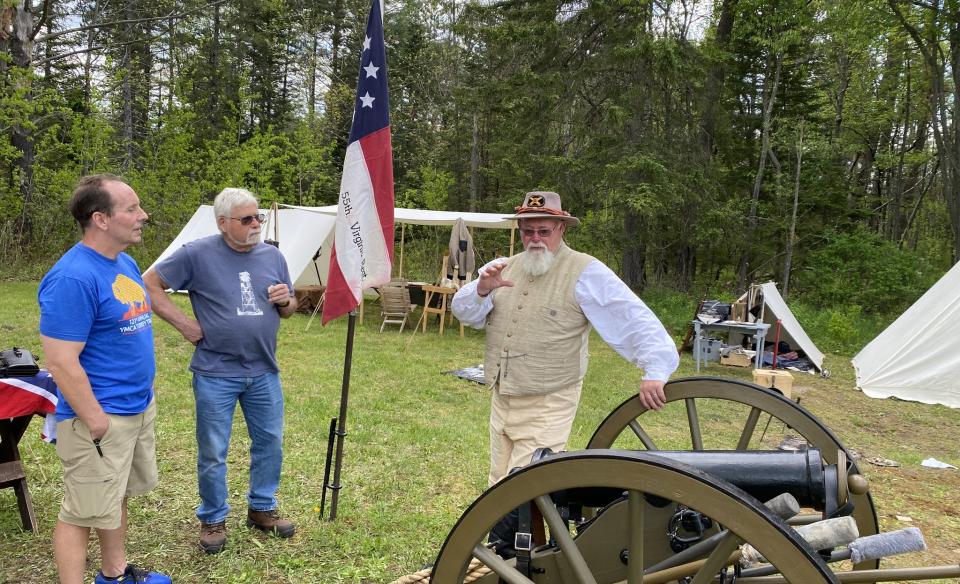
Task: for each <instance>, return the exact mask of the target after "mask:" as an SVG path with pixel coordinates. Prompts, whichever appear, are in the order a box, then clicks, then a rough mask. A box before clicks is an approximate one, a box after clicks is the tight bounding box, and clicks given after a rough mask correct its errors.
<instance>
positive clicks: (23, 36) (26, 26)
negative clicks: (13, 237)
mask: <svg viewBox="0 0 960 584" xmlns="http://www.w3.org/2000/svg"><path fill="white" fill-rule="evenodd" d="M6 10H12V11H13V14H12V22H11V23H10V24H11V28H12V31H11V34H10V35H9V36H8V37H7V38H6V43H5V44H6V49H7V53H8V55H9V57H10V63H9V65H8V66H6V67H5V68H4V69H5V70H4V71H3V72H4V73H5V77H6V80H5V81H6V83H9V84H11V85H12V87H11V88H10V90H9V91H11V95H22V96H23V99H25V100H26V101H28V102H31V101H33V94H32V89H31V78H32V71H31V62H32V57H33V40H34V37H35V33H34V30H33V29H34V21H33V14H32V12H31V11H32V6H31V2H29V1H28V0H19V2H17V3H16V4H14V5H13V6H12V7H8V8H6ZM10 133H11V135H10V143H11V144H12V145H13V147H14V148H15V149H16V150H17V152H18V153H19V155H18V156H17V158H16V160H15V161H14V166H15V168H16V171H17V173H16V174H17V190H18V191H19V193H20V199H21V200H22V201H23V209H22V211H21V212H20V225H19V229H18V232H19V237H20V240H21V242H22V243H24V244H26V243H29V242H30V241H31V239H32V235H33V233H32V231H33V221H32V217H31V208H30V207H31V204H32V203H33V162H34V157H35V148H34V143H33V130H32V129H31V126H30V124H29V123H27V124H22V123H16V122H15V123H13V124H12V125H11V127H10Z"/></svg>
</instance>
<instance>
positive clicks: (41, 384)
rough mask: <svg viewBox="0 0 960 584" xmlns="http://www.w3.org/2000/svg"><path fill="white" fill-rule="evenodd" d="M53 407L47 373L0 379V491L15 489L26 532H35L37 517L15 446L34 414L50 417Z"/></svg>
mask: <svg viewBox="0 0 960 584" xmlns="http://www.w3.org/2000/svg"><path fill="white" fill-rule="evenodd" d="M56 407H57V387H56V384H55V383H54V382H53V378H52V377H51V376H50V374H49V373H47V372H46V371H40V373H38V374H37V375H34V376H32V377H8V378H3V379H0V489H5V488H12V489H13V490H14V492H15V493H16V495H17V507H19V508H20V520H21V521H22V522H23V528H24V529H26V530H29V531H36V530H37V516H36V515H35V514H34V512H33V501H32V500H31V499H30V491H29V490H28V489H27V476H26V474H25V473H24V470H23V463H22V462H21V461H20V449H19V447H18V445H19V444H20V439H21V438H22V437H23V434H24V432H25V431H26V429H27V426H29V425H30V420H31V419H32V418H33V416H34V414H36V415H39V416H45V415H47V414H53V412H54V410H56Z"/></svg>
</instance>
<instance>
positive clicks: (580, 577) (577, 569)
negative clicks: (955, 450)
mask: <svg viewBox="0 0 960 584" xmlns="http://www.w3.org/2000/svg"><path fill="white" fill-rule="evenodd" d="M536 501H537V508H538V509H540V513H541V514H542V515H543V518H544V520H546V522H547V525H548V526H549V527H550V537H551V538H552V539H553V540H554V541H556V542H557V546H558V547H559V548H560V550H561V551H562V552H563V553H564V554H565V555H566V558H567V561H568V562H569V563H570V568H571V569H572V570H573V573H574V575H576V578H577V581H578V582H579V583H580V584H597V580H596V579H595V578H594V577H593V574H592V573H590V567H589V566H587V561H586V560H585V559H584V558H583V554H581V553H580V548H579V547H577V543H576V542H575V541H573V537H571V536H570V530H569V528H568V527H567V522H566V521H564V520H563V518H562V517H560V512H559V511H557V506H556V505H554V504H553V499H551V498H550V496H549V495H540V496H539V497H537V499H536Z"/></svg>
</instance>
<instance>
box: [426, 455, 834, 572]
mask: <svg viewBox="0 0 960 584" xmlns="http://www.w3.org/2000/svg"><path fill="white" fill-rule="evenodd" d="M578 487H613V488H617V489H623V490H624V491H626V492H627V500H628V505H629V507H628V510H629V511H628V515H629V517H628V519H627V521H628V523H627V530H626V533H627V534H630V535H629V536H628V537H627V539H628V540H629V541H627V542H622V546H623V547H624V548H627V549H628V550H629V552H630V557H631V558H634V557H643V548H644V547H645V546H644V542H643V541H642V538H643V534H645V533H649V532H648V531H645V527H644V523H643V516H644V512H643V508H644V505H643V503H642V501H644V500H645V499H646V497H645V496H647V495H653V496H655V497H660V498H663V499H667V500H671V501H675V502H677V503H679V504H682V505H686V506H689V507H691V508H695V509H697V510H698V511H700V512H702V513H705V514H706V515H708V516H710V517H711V518H713V519H715V520H716V521H718V522H720V523H721V524H722V525H723V526H724V527H725V528H727V529H729V530H730V532H732V534H733V535H732V536H731V537H728V538H727V539H726V540H725V541H723V542H721V543H720V544H718V545H717V547H716V548H715V549H714V551H713V552H712V553H711V554H710V555H709V556H708V558H707V559H706V564H704V565H703V566H702V567H701V568H700V569H699V572H698V573H697V574H696V576H694V580H693V581H694V582H711V581H712V580H713V577H714V575H715V574H716V573H717V572H718V571H719V569H720V567H722V566H723V565H724V562H725V560H726V559H727V558H728V557H729V555H730V553H731V551H732V550H735V549H736V546H737V545H738V544H740V543H743V542H746V543H749V544H751V545H752V546H753V547H755V548H756V549H757V550H758V551H760V552H761V553H762V554H763V555H764V556H765V557H766V558H767V560H768V561H769V562H770V563H771V564H773V565H774V566H776V567H777V569H778V570H779V571H780V573H781V574H782V575H783V576H784V577H785V578H786V579H787V580H788V581H790V582H797V583H799V582H803V583H805V584H817V583H831V584H833V583H836V582H838V580H837V579H836V577H835V576H834V574H833V572H831V571H830V569H829V568H828V567H827V565H826V564H825V563H824V562H823V560H822V559H821V558H820V557H819V556H818V555H817V554H816V553H814V552H813V550H811V549H810V548H809V547H808V546H807V545H806V543H804V542H803V541H802V540H801V539H800V537H799V536H798V535H797V534H796V532H795V531H794V530H793V529H792V528H790V527H789V526H788V525H787V524H786V523H784V522H783V521H782V520H781V519H779V518H778V517H776V516H774V515H772V514H771V513H770V512H769V511H768V510H767V509H766V508H765V507H764V506H763V505H762V504H760V502H759V501H757V500H756V499H755V498H753V497H751V496H750V495H748V494H747V493H745V492H744V491H742V490H740V489H739V488H737V487H735V486H733V485H731V484H729V483H727V482H725V481H722V480H720V479H717V478H716V477H713V476H711V475H708V474H706V473H704V472H702V471H700V470H697V469H695V468H693V467H691V466H688V465H685V464H682V463H679V462H675V461H671V460H669V459H666V458H661V457H658V456H656V455H655V454H653V453H649V452H635V451H622V450H585V451H578V452H565V453H561V454H557V455H552V456H550V457H549V458H546V459H543V460H541V461H539V462H535V463H533V464H531V465H529V466H526V467H524V468H522V469H520V470H518V471H515V472H514V473H512V474H510V475H509V476H508V477H507V478H505V479H504V480H502V481H500V482H499V483H497V484H496V485H494V486H493V487H491V488H490V489H488V490H487V491H485V492H484V493H483V494H482V495H481V496H480V497H479V498H478V499H477V500H476V501H474V502H473V504H472V505H470V507H469V508H468V509H467V510H466V511H465V512H464V514H463V515H462V516H461V517H460V520H459V521H457V524H456V525H455V526H454V528H453V529H452V530H451V531H450V533H449V535H447V539H446V541H445V542H444V544H443V547H442V548H441V549H440V553H439V555H438V556H437V559H436V562H435V563H434V567H433V573H432V575H431V578H430V581H431V582H433V583H434V584H460V583H462V582H463V581H464V577H465V575H466V572H467V569H468V566H469V564H470V561H471V558H473V557H474V555H477V556H480V557H479V558H478V559H481V561H483V562H484V563H485V564H486V565H487V566H488V567H489V568H491V570H493V572H495V575H494V574H491V575H490V577H491V578H493V580H492V581H493V582H496V581H497V578H499V579H500V580H502V581H505V582H530V580H527V579H526V578H525V577H523V576H522V574H521V573H520V572H519V571H518V570H517V569H516V568H515V567H513V565H512V564H511V563H507V562H503V561H500V560H498V558H497V557H496V556H493V557H490V555H491V554H490V552H486V553H487V558H486V559H484V558H483V555H484V552H485V551H486V548H484V547H483V546H482V544H481V542H482V540H483V538H484V536H486V534H487V532H488V531H489V530H490V529H491V528H492V527H493V525H494V524H495V523H496V522H497V520H498V519H499V518H500V517H502V516H503V515H505V514H506V513H508V512H509V511H510V510H511V509H514V508H515V507H517V506H519V505H520V504H522V503H526V502H528V501H535V500H537V498H538V497H544V496H549V494H550V493H552V492H556V491H561V490H564V489H572V488H578ZM637 503H639V504H637ZM537 506H538V507H539V509H540V511H541V512H542V513H543V514H544V519H545V520H546V521H547V523H548V524H550V521H551V517H549V515H550V513H553V514H556V518H555V520H559V514H557V512H556V508H552V510H551V505H550V503H549V499H547V503H545V504H538V505H537ZM562 531H563V530H561V529H558V530H557V531H556V532H554V530H552V529H551V531H550V535H551V537H552V538H554V539H556V540H557V548H550V550H556V549H559V553H561V554H562V555H563V559H564V561H562V562H556V563H555V564H554V565H556V566H561V565H562V566H566V567H567V568H566V569H567V570H568V571H567V572H566V573H564V574H560V575H558V574H556V573H549V572H548V573H544V574H543V575H542V576H539V575H538V574H536V573H535V574H534V575H533V576H532V578H533V579H534V581H537V580H538V579H539V578H544V580H543V581H548V582H559V581H563V582H577V583H578V584H587V583H592V582H606V581H607V580H605V579H600V578H597V579H595V577H594V575H593V573H592V570H593V571H598V570H601V569H603V566H598V565H595V566H594V569H591V568H590V567H589V566H588V565H587V562H586V560H585V559H584V555H583V554H582V553H581V548H580V546H579V544H578V538H579V537H582V535H581V536H577V539H574V538H572V537H571V536H569V532H567V533H562ZM655 533H657V534H659V535H661V536H662V535H663V531H662V530H657V531H655ZM637 534H640V536H639V537H637ZM617 547H618V549H619V547H620V546H619V545H618V546H617ZM542 549H543V548H539V549H538V550H536V551H535V552H534V553H535V554H537V553H538V552H540V551H542ZM541 557H542V556H541ZM653 559H654V560H656V558H653ZM608 561H613V562H617V560H616V559H613V560H608ZM651 563H652V562H651V561H647V562H638V563H637V565H636V566H632V567H631V566H628V567H627V568H623V569H625V570H638V569H639V568H641V567H642V566H643V565H650V564H651ZM560 569H561V568H559V567H558V568H555V570H560ZM558 576H559V577H558ZM639 580H640V578H639V577H638V575H637V574H631V575H628V579H627V581H628V582H631V583H632V582H639ZM486 581H487V580H486V579H485V580H484V582H486Z"/></svg>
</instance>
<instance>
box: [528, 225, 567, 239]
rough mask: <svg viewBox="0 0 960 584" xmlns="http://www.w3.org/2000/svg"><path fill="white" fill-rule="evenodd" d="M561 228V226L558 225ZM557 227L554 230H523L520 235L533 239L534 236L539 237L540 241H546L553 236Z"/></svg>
mask: <svg viewBox="0 0 960 584" xmlns="http://www.w3.org/2000/svg"><path fill="white" fill-rule="evenodd" d="M557 227H559V225H557ZM557 227H554V228H553V229H521V230H520V234H521V235H523V236H524V237H533V236H534V235H539V236H540V239H546V238H548V237H550V236H551V235H553V232H554V231H556V230H557Z"/></svg>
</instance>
